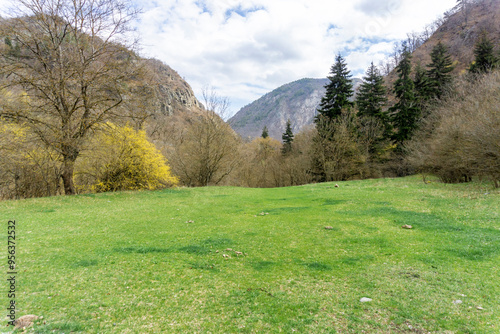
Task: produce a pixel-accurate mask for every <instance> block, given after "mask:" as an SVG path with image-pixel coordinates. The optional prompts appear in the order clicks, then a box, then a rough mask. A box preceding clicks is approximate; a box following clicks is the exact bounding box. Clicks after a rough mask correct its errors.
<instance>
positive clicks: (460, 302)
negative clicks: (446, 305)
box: [453, 299, 463, 305]
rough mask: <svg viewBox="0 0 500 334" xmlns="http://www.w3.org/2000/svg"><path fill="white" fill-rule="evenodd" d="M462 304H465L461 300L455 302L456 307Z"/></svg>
mask: <svg viewBox="0 0 500 334" xmlns="http://www.w3.org/2000/svg"><path fill="white" fill-rule="evenodd" d="M462 303H463V302H462V301H461V300H460V299H457V300H454V301H453V304H455V305H459V304H462Z"/></svg>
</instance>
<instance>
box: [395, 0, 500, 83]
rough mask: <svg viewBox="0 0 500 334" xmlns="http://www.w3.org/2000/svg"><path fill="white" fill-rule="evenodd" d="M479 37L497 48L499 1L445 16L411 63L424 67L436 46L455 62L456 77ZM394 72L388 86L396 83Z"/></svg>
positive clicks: (479, 1) (481, 1)
mask: <svg viewBox="0 0 500 334" xmlns="http://www.w3.org/2000/svg"><path fill="white" fill-rule="evenodd" d="M482 33H486V35H487V36H488V38H490V39H491V40H492V41H493V43H494V44H495V45H496V46H497V51H498V46H499V45H500V1H498V0H474V1H469V2H468V4H467V7H466V8H464V9H461V8H458V7H456V8H454V9H453V10H451V11H449V12H447V13H445V18H444V19H443V22H442V23H441V25H440V26H439V28H437V30H436V31H435V32H434V33H433V34H432V36H430V38H428V39H427V40H426V41H425V42H424V43H423V44H422V45H420V46H419V47H418V48H417V49H416V50H415V51H413V59H412V63H413V65H414V66H415V65H416V64H418V63H420V64H421V65H422V66H424V67H425V66H426V65H427V64H429V63H430V62H431V57H430V54H431V51H432V49H433V48H434V47H435V46H436V45H437V44H438V43H439V42H441V43H443V44H444V45H446V46H447V47H448V51H449V53H450V55H451V56H452V59H453V61H454V62H455V69H454V71H453V73H454V74H455V75H460V74H464V73H465V72H466V70H467V68H468V67H469V66H470V64H471V63H472V61H473V60H474V47H475V44H476V42H477V40H478V39H479V37H480V36H481V34H482ZM396 78H397V73H396V71H395V70H393V71H392V72H391V73H390V74H389V75H388V77H387V78H386V79H387V80H386V84H387V86H391V85H392V83H393V82H394V81H395V80H396Z"/></svg>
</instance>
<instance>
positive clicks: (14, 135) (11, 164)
mask: <svg viewBox="0 0 500 334" xmlns="http://www.w3.org/2000/svg"><path fill="white" fill-rule="evenodd" d="M59 158H60V157H59V155H58V154H57V153H56V152H54V151H53V150H50V149H49V148H47V147H46V146H45V145H43V144H41V143H39V142H37V141H36V137H34V136H33V135H32V134H31V133H29V131H28V129H27V128H25V127H23V126H22V125H19V124H14V123H6V122H1V123H0V198H3V199H19V198H30V197H43V196H54V195H57V194H59V193H60V190H61V164H60V159H59Z"/></svg>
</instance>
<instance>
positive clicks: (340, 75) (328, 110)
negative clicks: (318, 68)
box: [316, 54, 354, 124]
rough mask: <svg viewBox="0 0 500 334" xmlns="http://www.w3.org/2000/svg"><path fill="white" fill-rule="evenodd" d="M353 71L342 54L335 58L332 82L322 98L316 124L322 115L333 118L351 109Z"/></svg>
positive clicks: (327, 86)
mask: <svg viewBox="0 0 500 334" xmlns="http://www.w3.org/2000/svg"><path fill="white" fill-rule="evenodd" d="M351 78H352V76H351V72H350V71H349V70H348V69H347V64H346V62H345V60H344V58H343V57H342V55H341V54H338V55H337V57H336V58H335V64H333V65H332V67H331V69H330V76H329V77H328V79H330V83H328V84H327V85H326V86H325V88H326V93H325V96H324V97H323V98H322V99H321V103H320V105H319V109H318V115H317V116H316V124H318V120H319V118H320V117H321V116H323V117H325V118H326V119H328V120H333V119H335V118H338V117H339V116H340V115H342V110H343V109H347V110H350V109H351V108H352V107H353V106H354V102H352V101H350V98H352V96H353V95H354V89H353V84H352V79H351Z"/></svg>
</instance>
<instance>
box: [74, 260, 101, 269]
mask: <svg viewBox="0 0 500 334" xmlns="http://www.w3.org/2000/svg"><path fill="white" fill-rule="evenodd" d="M98 264H99V262H98V261H97V260H80V261H78V262H75V263H73V264H72V265H71V267H73V268H80V267H83V268H86V267H92V266H97V265H98Z"/></svg>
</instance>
